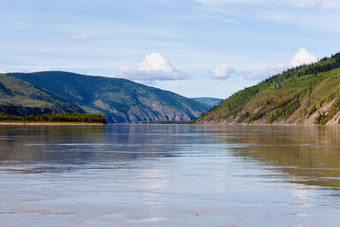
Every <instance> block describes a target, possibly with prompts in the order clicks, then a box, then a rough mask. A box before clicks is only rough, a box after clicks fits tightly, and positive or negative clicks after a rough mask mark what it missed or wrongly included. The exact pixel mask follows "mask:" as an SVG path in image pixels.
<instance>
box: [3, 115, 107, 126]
mask: <svg viewBox="0 0 340 227" xmlns="http://www.w3.org/2000/svg"><path fill="white" fill-rule="evenodd" d="M0 122H49V123H52V122H58V123H59V122H60V123H66V122H67V123H101V124H106V118H105V116H103V115H100V114H87V113H53V114H42V115H37V116H33V115H29V116H15V115H8V114H5V113H0Z"/></svg>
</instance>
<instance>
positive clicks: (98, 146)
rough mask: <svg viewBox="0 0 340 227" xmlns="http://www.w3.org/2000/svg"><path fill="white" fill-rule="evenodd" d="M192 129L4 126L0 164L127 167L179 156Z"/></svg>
mask: <svg viewBox="0 0 340 227" xmlns="http://www.w3.org/2000/svg"><path fill="white" fill-rule="evenodd" d="M193 130H194V129H193V128H192V127H181V126H179V125H178V126H176V125H162V126H157V125H107V126H97V125H93V126H5V125H2V126H0V144H1V146H0V167H1V166H7V167H8V166H16V165H18V164H42V166H44V164H47V163H54V164H57V165H53V167H51V165H45V166H48V167H46V168H45V167H43V168H42V169H39V170H37V169H35V171H59V169H49V168H60V169H61V170H67V169H68V168H75V167H74V165H76V164H91V163H109V164H110V165H111V164H112V165H113V166H107V168H121V167H124V168H128V166H126V165H128V164H129V163H127V162H124V160H133V159H139V158H152V157H160V156H162V157H172V156H176V150H177V149H178V148H180V147H182V146H181V143H182V142H181V141H183V140H184V139H186V140H187V138H188V137H186V138H183V136H182V135H189V134H192V132H193ZM124 163H125V164H126V165H125V166H122V165H124ZM58 164H59V166H58ZM115 164H116V165H117V166H114V165H115ZM7 167H6V168H7Z"/></svg>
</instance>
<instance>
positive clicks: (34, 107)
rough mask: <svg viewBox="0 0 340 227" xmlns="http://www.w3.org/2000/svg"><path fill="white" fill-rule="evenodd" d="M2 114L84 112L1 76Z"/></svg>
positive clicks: (42, 92) (56, 98)
mask: <svg viewBox="0 0 340 227" xmlns="http://www.w3.org/2000/svg"><path fill="white" fill-rule="evenodd" d="M0 112H4V113H6V114H10V115H22V116H27V115H31V114H32V115H39V114H43V113H65V112H70V113H74V112H80V113H84V111H83V110H82V109H81V108H80V107H78V106H77V105H75V104H73V103H71V102H68V101H65V100H63V99H61V98H59V97H57V96H55V95H53V94H51V93H49V92H46V91H43V90H41V89H39V88H37V87H34V86H32V85H31V84H29V83H27V82H24V81H22V80H19V79H17V78H14V77H12V76H9V75H4V74H0Z"/></svg>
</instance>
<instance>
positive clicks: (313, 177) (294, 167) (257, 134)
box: [224, 126, 340, 188]
mask: <svg viewBox="0 0 340 227" xmlns="http://www.w3.org/2000/svg"><path fill="white" fill-rule="evenodd" d="M228 131H229V129H228ZM230 133H231V134H234V133H236V134H234V135H235V136H231V137H227V138H226V139H224V142H227V143H238V144H239V143H245V144H248V145H249V146H246V147H244V148H235V149H236V151H235V152H234V155H237V156H242V157H248V158H251V159H255V160H259V161H261V162H264V163H266V164H270V165H272V166H277V167H278V169H280V170H282V171H283V172H285V173H289V174H290V175H292V176H294V178H293V180H292V181H293V182H294V183H303V184H306V185H318V186H326V187H334V188H340V128H339V127H301V126H298V127H294V126H289V127H275V126H274V127H268V126H263V127H262V126H250V127H242V126H241V127H240V126H238V127H233V128H232V129H230Z"/></svg>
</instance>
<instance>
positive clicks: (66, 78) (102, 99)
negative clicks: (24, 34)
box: [10, 71, 209, 123]
mask: <svg viewBox="0 0 340 227" xmlns="http://www.w3.org/2000/svg"><path fill="white" fill-rule="evenodd" d="M10 75H12V76H14V77H16V78H18V79H21V80H24V81H26V82H28V83H31V84H34V85H35V86H37V87H40V88H42V89H45V90H47V91H49V92H51V93H53V94H54V95H57V96H59V97H62V98H63V99H66V100H69V101H71V102H74V103H76V104H77V105H79V106H80V107H81V108H83V109H84V110H85V111H86V112H88V113H100V114H105V115H106V117H107V121H108V122H109V123H125V122H128V123H138V122H140V121H186V120H193V119H195V118H197V117H199V116H200V115H201V114H202V113H204V112H206V111H207V110H208V109H209V108H208V107H207V106H205V105H202V104H200V103H198V102H196V101H193V100H191V99H189V98H185V97H183V96H180V95H178V94H175V93H172V92H169V91H164V90H161V89H157V88H153V87H149V86H145V85H142V84H138V83H135V82H132V81H129V80H126V79H118V78H107V77H99V76H85V75H81V74H75V73H69V72H57V71H49V72H37V73H11V74H10Z"/></svg>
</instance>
